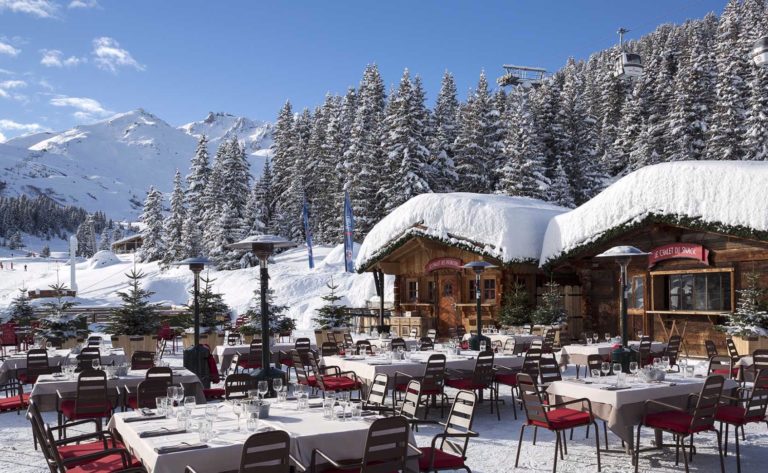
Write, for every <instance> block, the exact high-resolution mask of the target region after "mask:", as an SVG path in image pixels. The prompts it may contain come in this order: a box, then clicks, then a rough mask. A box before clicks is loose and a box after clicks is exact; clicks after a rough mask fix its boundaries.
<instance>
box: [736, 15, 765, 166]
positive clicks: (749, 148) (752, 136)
mask: <svg viewBox="0 0 768 473" xmlns="http://www.w3.org/2000/svg"><path fill="white" fill-rule="evenodd" d="M744 10H745V12H747V18H745V23H746V25H748V26H747V27H746V28H745V29H746V32H748V34H743V35H742V39H749V40H750V41H751V42H754V41H756V40H757V39H758V38H761V37H763V36H765V35H766V34H768V15H766V11H765V10H766V9H765V2H764V1H763V0H745V2H744ZM766 91H768V70H766V68H765V67H755V68H754V71H753V74H752V78H751V79H750V82H749V96H748V112H749V114H748V116H747V120H746V124H745V143H744V150H745V155H744V159H751V160H755V161H757V160H761V161H762V160H766V159H768V112H766V110H768V93H766Z"/></svg>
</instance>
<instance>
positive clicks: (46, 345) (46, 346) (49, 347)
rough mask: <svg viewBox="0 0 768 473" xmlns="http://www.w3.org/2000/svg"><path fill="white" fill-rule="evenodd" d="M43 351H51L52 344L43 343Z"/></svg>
mask: <svg viewBox="0 0 768 473" xmlns="http://www.w3.org/2000/svg"><path fill="white" fill-rule="evenodd" d="M45 349H46V350H48V351H51V350H52V349H53V343H51V342H45Z"/></svg>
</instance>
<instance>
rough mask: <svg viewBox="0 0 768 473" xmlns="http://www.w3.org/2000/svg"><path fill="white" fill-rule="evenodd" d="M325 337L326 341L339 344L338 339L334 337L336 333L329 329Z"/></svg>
mask: <svg viewBox="0 0 768 473" xmlns="http://www.w3.org/2000/svg"><path fill="white" fill-rule="evenodd" d="M326 337H327V338H328V341H329V342H331V343H333V344H334V345H338V344H339V340H338V339H337V338H336V333H334V332H332V331H330V330H329V331H328V332H326Z"/></svg>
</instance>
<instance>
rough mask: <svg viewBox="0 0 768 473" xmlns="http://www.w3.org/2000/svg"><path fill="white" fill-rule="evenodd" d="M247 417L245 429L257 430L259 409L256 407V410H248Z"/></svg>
mask: <svg viewBox="0 0 768 473" xmlns="http://www.w3.org/2000/svg"><path fill="white" fill-rule="evenodd" d="M247 416H248V417H247V418H246V420H245V430H247V431H248V432H250V433H254V432H256V431H257V430H259V411H258V409H256V412H249V413H248V414H247Z"/></svg>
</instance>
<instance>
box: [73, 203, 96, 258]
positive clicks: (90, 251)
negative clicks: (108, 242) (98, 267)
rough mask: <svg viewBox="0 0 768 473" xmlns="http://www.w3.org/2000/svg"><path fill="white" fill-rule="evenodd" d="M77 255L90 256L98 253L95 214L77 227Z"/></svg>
mask: <svg viewBox="0 0 768 473" xmlns="http://www.w3.org/2000/svg"><path fill="white" fill-rule="evenodd" d="M75 236H77V256H83V257H85V258H90V257H91V256H93V255H94V253H96V249H97V246H96V226H95V222H94V216H93V214H90V215H88V217H87V218H86V219H85V221H84V222H83V223H81V224H80V226H78V227H77V233H76V234H75Z"/></svg>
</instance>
